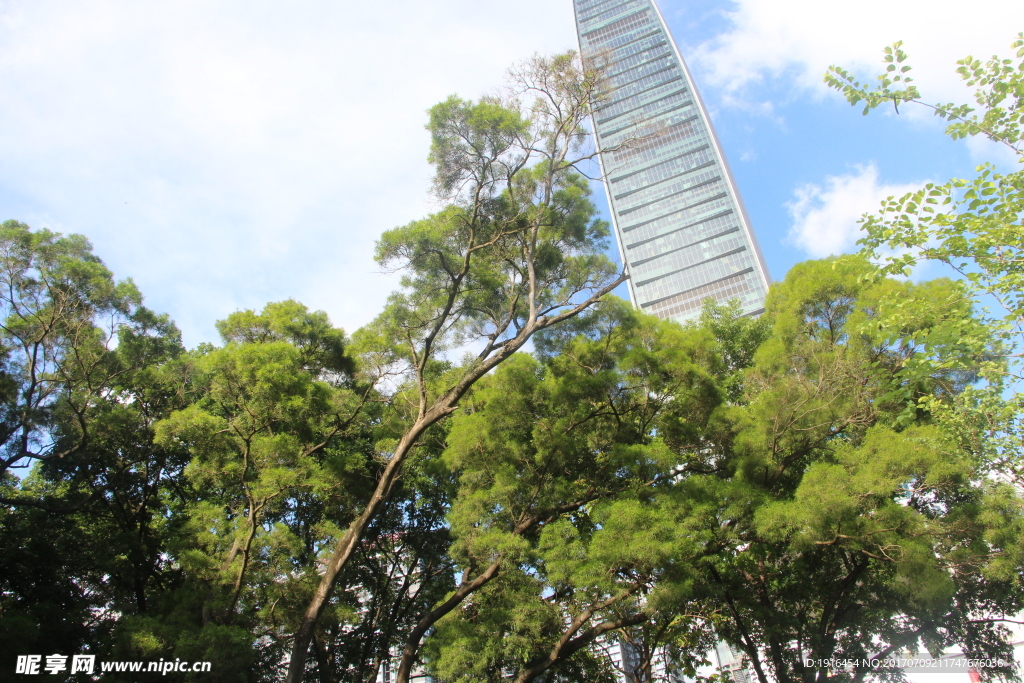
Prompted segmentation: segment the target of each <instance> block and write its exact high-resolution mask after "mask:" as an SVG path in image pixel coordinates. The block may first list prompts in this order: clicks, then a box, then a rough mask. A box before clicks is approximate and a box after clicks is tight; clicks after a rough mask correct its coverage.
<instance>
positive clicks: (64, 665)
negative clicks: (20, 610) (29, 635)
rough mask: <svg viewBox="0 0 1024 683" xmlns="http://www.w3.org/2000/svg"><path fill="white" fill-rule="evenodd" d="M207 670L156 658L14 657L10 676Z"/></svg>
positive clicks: (195, 664) (204, 666)
mask: <svg viewBox="0 0 1024 683" xmlns="http://www.w3.org/2000/svg"><path fill="white" fill-rule="evenodd" d="M209 670H210V662H192V661H182V660H181V659H175V660H170V659H166V660H165V659H160V660H159V661H149V662H143V661H107V662H99V664H98V666H97V662H96V655H71V656H70V657H69V656H67V655H18V659H17V661H16V662H15V665H14V673H16V674H25V675H28V676H38V675H42V674H51V675H53V674H59V673H72V674H77V673H83V674H93V673H108V672H132V673H158V674H161V675H163V676H166V675H167V674H169V673H179V672H180V673H185V672H188V673H206V672H208V671H209Z"/></svg>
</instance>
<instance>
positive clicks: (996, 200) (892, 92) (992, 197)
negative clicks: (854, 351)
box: [825, 34, 1024, 490]
mask: <svg viewBox="0 0 1024 683" xmlns="http://www.w3.org/2000/svg"><path fill="white" fill-rule="evenodd" d="M1013 48H1014V49H1015V50H1016V56H1017V58H1018V61H1017V62H1016V63H1014V61H1013V60H1011V59H1000V58H998V57H992V59H990V60H989V61H987V62H986V63H982V62H981V61H980V60H978V59H975V58H973V57H966V58H964V59H962V60H960V61H959V62H958V64H959V67H958V68H957V72H958V73H959V74H960V76H961V78H962V79H963V80H964V81H965V83H966V84H967V85H968V86H970V87H972V88H974V93H975V101H976V107H972V106H970V105H967V104H961V105H956V104H940V105H927V106H929V107H931V108H932V109H934V111H935V113H936V115H938V116H940V117H942V118H945V119H948V120H950V121H951V123H950V125H949V126H948V127H947V129H946V133H947V134H948V135H949V136H950V137H952V138H954V139H959V138H964V137H967V136H974V135H983V136H985V137H987V138H989V139H990V140H993V141H995V142H998V143H1001V144H1003V145H1005V146H1006V147H1008V148H1010V149H1011V150H1013V152H1014V153H1015V155H1016V156H1017V157H1018V160H1019V161H1020V162H1022V163H1024V150H1022V149H1021V147H1020V142H1021V139H1022V135H1024V128H1022V124H1024V34H1022V35H1021V36H1020V37H1018V39H1017V40H1016V41H1015V42H1014V43H1013ZM906 60H907V55H906V53H905V52H904V51H903V50H902V49H901V47H900V44H895V45H893V46H891V47H888V48H886V49H885V61H886V63H887V66H886V73H885V74H883V75H882V76H880V77H879V79H878V86H877V87H876V88H870V87H868V86H866V85H864V84H861V83H859V82H858V81H857V80H856V79H855V78H854V77H853V76H851V75H850V74H849V73H848V72H847V71H845V70H843V69H840V68H837V67H832V68H830V69H829V73H828V74H826V77H825V80H826V82H827V83H828V84H829V85H831V86H832V87H834V88H836V89H838V90H840V91H842V92H843V93H844V94H845V95H846V97H847V99H848V100H849V101H850V102H851V103H852V104H856V103H858V102H860V101H864V102H865V103H866V107H865V110H864V113H867V112H868V111H869V110H871V109H873V108H875V107H877V106H879V105H881V104H883V103H884V102H886V101H889V100H891V101H893V102H894V103H896V104H899V103H900V102H912V103H915V104H923V102H922V100H921V95H920V93H919V92H918V90H917V88H916V86H914V85H913V84H911V82H910V81H911V79H910V78H909V77H908V76H907V75H906V74H907V73H908V72H909V71H910V66H909V65H908V64H906V63H905V62H906ZM1022 215H1024V171H1021V170H1017V171H1013V172H1010V173H999V172H997V170H996V169H995V168H994V167H993V166H991V165H988V164H986V165H982V166H980V167H979V168H978V175H977V176H976V177H974V178H967V179H962V178H954V179H952V180H950V181H948V182H946V183H943V184H935V183H929V184H927V185H925V186H924V187H923V188H921V189H920V190H918V191H916V192H911V193H908V194H906V195H904V196H903V197H900V198H890V199H888V200H886V201H885V202H884V203H883V205H882V209H881V211H880V212H879V213H878V214H876V215H871V216H867V217H866V219H865V222H864V230H865V233H866V235H865V237H864V238H863V239H862V240H861V244H862V245H863V246H864V252H865V254H866V255H868V256H869V257H870V258H873V259H876V260H878V261H880V262H881V266H880V270H879V273H880V274H881V275H892V274H900V273H903V274H909V273H910V271H911V269H912V268H914V267H915V266H916V265H918V264H919V263H926V262H933V263H939V264H942V265H943V266H944V267H946V268H948V269H949V270H950V271H951V272H952V273H955V274H956V275H957V276H958V277H959V278H960V279H961V281H962V282H964V283H965V284H966V285H967V289H966V291H965V293H964V295H965V296H967V297H970V298H973V299H975V300H977V301H978V302H979V305H981V306H984V307H985V312H984V314H983V315H984V319H985V321H986V323H987V327H988V328H989V329H990V330H991V331H992V333H993V335H994V336H995V338H996V340H997V342H998V345H997V346H995V347H991V346H989V345H988V342H987V341H986V340H984V339H983V338H980V337H978V336H975V335H971V334H965V333H964V331H963V330H961V329H959V328H958V326H957V325H956V324H955V323H954V324H952V325H950V326H947V327H946V328H945V329H942V330H936V332H935V333H934V334H935V336H936V337H940V338H942V339H945V340H952V339H959V340H960V343H962V344H963V345H964V346H970V347H973V349H974V353H975V356H976V357H977V358H978V359H979V360H981V361H983V362H981V363H980V364H978V365H977V371H978V373H979V375H980V377H981V378H982V379H983V380H984V383H983V384H981V385H979V386H975V387H971V388H969V389H968V390H967V391H965V392H963V393H962V394H961V395H960V396H959V398H958V400H957V402H956V405H955V406H950V405H949V404H948V403H941V404H940V403H936V402H934V401H932V400H931V399H930V398H927V397H922V398H924V399H925V400H928V401H930V405H929V409H930V410H932V411H934V412H937V413H941V414H942V415H943V417H944V420H945V422H946V424H947V426H948V427H949V428H951V429H952V430H953V431H955V432H956V433H957V434H958V435H959V438H960V439H961V440H962V441H963V443H964V444H965V446H966V447H969V448H971V449H972V450H974V451H975V452H977V453H978V455H979V457H983V458H984V460H985V461H986V463H987V464H988V465H989V466H990V467H991V469H992V470H993V471H994V472H997V473H998V475H997V476H1000V477H1008V478H1010V479H1011V480H1013V481H1014V482H1016V484H1017V486H1018V487H1019V488H1021V490H1024V469H1022V467H1024V463H1022V462H1021V453H1022V449H1021V444H1022V439H1024V422H1022V419H1024V418H1022V415H1024V394H1022V393H1021V391H1020V385H1021V382H1022V381H1024V374H1022V372H1024V365H1022V358H1024V356H1022V353H1024V294H1022V292H1024V229H1022V226H1021V216H1022ZM951 303H953V304H954V305H955V302H951ZM944 305H947V302H945V301H937V302H935V306H936V307H941V306H944ZM907 314H909V311H906V310H897V311H895V312H894V316H893V318H892V320H890V321H887V324H888V325H890V326H891V327H892V328H893V329H899V327H900V325H901V323H902V318H903V317H905V316H906V315H907Z"/></svg>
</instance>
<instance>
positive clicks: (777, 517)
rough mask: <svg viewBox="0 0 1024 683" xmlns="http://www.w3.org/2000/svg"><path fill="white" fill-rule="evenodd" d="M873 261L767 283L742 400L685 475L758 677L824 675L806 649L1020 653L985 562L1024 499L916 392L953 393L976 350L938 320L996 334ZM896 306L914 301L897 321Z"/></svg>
mask: <svg viewBox="0 0 1024 683" xmlns="http://www.w3.org/2000/svg"><path fill="white" fill-rule="evenodd" d="M872 272H873V269H872V267H871V266H870V265H869V264H868V263H867V262H865V261H861V260H859V259H856V258H851V257H846V258H842V259H838V260H831V261H819V262H809V263H804V264H799V265H797V266H795V267H794V268H793V269H792V270H791V271H790V273H789V274H788V275H787V277H786V280H785V282H783V283H781V284H779V285H777V286H776V287H774V288H773V289H772V291H771V293H770V295H769V299H768V302H767V305H766V306H767V309H768V313H767V315H769V316H770V317H771V318H772V321H773V329H772V334H771V336H770V337H769V338H768V339H767V340H765V341H764V342H763V343H762V344H761V345H760V348H759V349H758V350H757V352H756V354H754V355H753V357H752V358H751V361H750V363H751V364H750V366H749V367H748V368H747V369H746V370H745V371H744V380H743V386H744V395H743V399H742V400H741V401H738V402H735V403H733V404H731V405H728V404H727V405H724V406H723V407H722V408H721V410H720V412H719V413H718V415H717V416H716V418H717V419H713V420H712V421H711V422H710V423H709V425H708V428H707V430H706V431H705V437H706V442H705V443H704V445H703V446H702V449H703V450H704V451H705V452H706V453H707V456H708V457H709V458H710V459H711V460H712V461H713V462H714V470H715V471H714V472H711V473H698V474H694V475H693V476H690V477H687V478H686V479H685V480H683V481H681V482H680V483H679V487H680V489H681V490H682V492H681V494H680V495H681V496H682V498H681V499H682V500H683V501H684V503H683V504H684V505H685V506H688V507H689V508H690V510H691V512H690V513H689V514H688V519H689V522H688V523H689V525H691V526H692V527H702V528H703V529H704V530H705V532H706V533H707V534H709V539H708V542H707V546H706V548H707V551H708V552H707V553H706V555H705V556H704V557H702V558H700V559H699V560H698V562H697V565H698V566H699V567H700V568H701V571H702V572H703V573H704V576H705V577H706V578H705V580H704V581H703V582H702V588H701V592H702V593H703V595H704V599H705V605H706V612H705V615H706V616H707V617H708V618H711V617H712V615H718V618H717V621H716V624H717V626H716V628H717V630H718V633H719V635H720V636H721V637H723V638H724V639H725V640H726V641H727V642H728V643H729V644H730V645H733V646H734V647H736V648H737V649H738V650H740V651H742V652H743V653H744V654H745V657H746V658H747V660H748V662H749V663H750V665H751V667H752V668H753V670H754V672H755V674H756V676H757V677H758V679H759V680H760V681H761V682H762V683H767V682H768V681H770V680H775V681H781V682H788V681H796V680H802V681H805V682H807V683H810V682H811V681H823V680H825V677H826V676H828V675H830V674H829V672H828V671H827V670H825V669H818V668H816V667H813V666H808V665H807V664H806V661H807V660H808V659H810V660H815V659H830V658H832V657H835V656H842V657H851V658H871V657H884V656H886V655H889V654H892V653H894V652H898V651H902V650H904V649H912V650H916V649H917V648H920V647H924V648H926V649H928V650H929V651H931V652H933V653H936V654H937V653H938V652H939V651H941V650H942V649H943V648H945V647H947V646H950V645H953V644H957V645H959V646H960V647H962V648H963V651H964V652H966V653H968V654H969V655H971V656H985V657H991V656H993V655H996V654H998V655H1001V656H1003V657H1006V658H1007V659H1009V657H1010V653H1009V649H1008V646H1007V644H1006V641H1005V640H1004V639H1003V638H1002V635H1003V634H1002V632H1001V631H1000V629H999V627H998V621H999V620H1000V619H1002V618H1005V615H1007V614H1012V613H1014V612H1015V611H1016V610H1018V609H1019V608H1020V605H1021V602H1020V601H1021V592H1020V590H1019V586H1015V584H1014V581H1013V580H1012V579H1007V578H1006V577H1000V576H995V575H992V574H991V573H990V572H989V571H988V567H989V566H990V563H991V561H992V559H993V557H998V556H1000V555H1002V554H1004V553H1005V552H1006V550H1007V548H1006V543H1007V541H1008V540H1009V539H1010V538H1011V537H1012V536H1013V532H1014V530H1015V529H1019V528H1020V524H1021V519H1022V517H1021V507H1020V505H1019V502H1020V501H1019V499H1016V500H1017V503H1016V505H1014V504H1010V505H1007V504H1006V503H1007V498H1006V496H1005V491H1002V490H1000V487H999V486H993V485H991V484H990V483H989V482H987V481H986V480H985V479H984V478H983V477H980V476H979V475H980V473H981V471H982V470H981V468H980V467H979V463H978V462H977V460H976V459H975V458H974V457H973V455H972V454H971V453H970V452H969V451H967V450H965V449H963V448H962V447H961V446H960V445H959V444H958V443H957V442H956V440H954V439H951V438H949V436H948V435H947V433H946V432H945V431H943V430H942V429H940V428H938V427H937V426H936V424H935V421H934V418H933V416H932V414H931V413H930V412H929V411H928V410H926V409H924V408H923V407H922V406H924V405H928V404H929V402H926V401H921V400H920V399H921V398H922V397H931V398H934V399H935V400H936V401H951V400H953V398H954V397H955V396H956V395H957V394H958V393H959V392H962V391H963V389H964V387H965V386H966V385H967V384H968V383H969V382H970V381H971V380H972V379H973V378H974V376H975V375H974V374H973V373H971V372H969V371H968V369H969V368H970V367H972V365H973V366H974V367H976V366H977V364H978V363H979V362H980V360H979V359H978V358H977V357H976V356H975V355H973V353H972V352H973V349H971V348H970V347H965V346H964V345H962V344H960V342H959V340H948V341H947V342H946V343H944V344H938V343H935V337H933V336H930V335H931V332H932V330H934V329H935V328H939V327H942V326H943V325H946V324H947V323H950V322H953V321H955V322H956V324H958V325H959V326H960V328H961V329H963V330H965V331H966V332H967V333H969V334H971V335H974V336H975V337H976V338H979V339H984V338H985V337H986V335H987V328H986V325H985V324H984V322H983V321H979V320H977V319H976V318H974V317H973V316H972V310H971V302H970V299H969V298H968V297H965V296H964V287H963V286H962V285H959V284H958V283H955V282H951V281H948V280H936V281H931V282H925V283H920V284H912V283H907V282H899V281H896V280H892V279H887V278H882V279H878V280H873V279H872V278H871V277H870V276H871V274H872ZM954 300H955V301H958V302H959V303H958V304H957V305H956V306H951V307H949V308H945V309H940V310H939V311H936V309H935V308H933V307H932V306H931V305H930V304H931V302H934V301H954ZM897 308H902V309H904V310H906V311H915V312H916V313H915V316H914V318H913V319H911V318H909V317H906V318H904V319H903V322H904V327H903V329H902V330H901V331H900V333H899V334H898V335H892V334H891V331H890V330H889V329H888V328H887V327H886V325H885V324H884V322H885V321H887V320H888V319H889V316H891V315H892V314H893V311H894V309H897ZM922 339H927V340H929V343H924V342H923V341H922ZM989 343H990V344H991V343H992V340H991V337H989ZM922 364H926V365H927V367H929V368H931V369H932V371H931V372H930V373H922V372H920V366H921V365H922ZM908 398H909V400H910V406H911V407H912V408H913V409H912V410H909V411H908V409H907V399H908ZM833 673H835V672H833ZM867 673H868V669H867V668H858V669H857V670H855V671H854V672H852V674H850V676H849V677H852V679H853V680H860V679H862V678H863V677H864V676H865V675H867ZM875 673H878V672H875ZM886 673H887V674H889V675H899V674H898V671H888V672H886ZM990 673H992V674H995V673H1000V674H1003V675H1010V671H1009V669H1007V670H1003V671H999V672H995V671H991V672H990Z"/></svg>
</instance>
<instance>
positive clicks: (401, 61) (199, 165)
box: [0, 0, 1024, 346]
mask: <svg viewBox="0 0 1024 683" xmlns="http://www.w3.org/2000/svg"><path fill="white" fill-rule="evenodd" d="M944 5H947V3H936V2H934V1H931V2H923V1H920V0H902V1H901V0H887V1H882V0H862V1H861V2H859V3H857V5H856V6H853V5H847V4H844V5H841V6H840V5H838V4H835V3H823V2H821V1H820V0H738V1H737V2H723V1H721V0H686V1H685V2H684V1H682V0H660V2H659V6H660V7H661V10H662V12H663V14H664V15H665V18H666V20H667V21H668V23H669V26H670V29H671V30H672V31H673V33H674V35H675V37H676V39H677V41H678V42H679V44H680V49H681V51H682V53H683V55H684V57H685V58H686V59H687V61H688V63H689V65H690V67H691V70H692V71H693V73H694V76H695V78H696V80H697V84H698V87H699V88H700V89H701V92H702V94H703V97H704V99H705V102H706V103H707V104H708V106H709V109H710V110H711V113H712V117H713V120H714V122H715V125H716V128H717V130H718V134H719V137H720V139H721V141H722V143H723V146H724V148H725V151H726V154H727V156H728V157H729V161H730V164H731V166H732V169H733V171H734V174H735V176H736V179H737V182H738V184H739V187H740V190H741V192H742V194H743V196H744V199H745V202H746V205H747V208H748V211H749V213H750V215H751V219H752V222H753V224H754V228H755V230H756V231H757V233H758V236H759V239H760V242H761V246H762V249H763V250H764V252H765V256H766V258H767V260H768V264H769V268H770V270H771V272H772V275H773V277H774V278H775V279H781V278H782V277H783V276H784V275H785V272H786V271H787V270H788V269H789V267H790V266H792V265H793V264H794V263H796V262H798V261H800V260H803V259H805V258H809V257H812V256H822V255H825V254H828V253H837V252H840V251H844V250H850V249H851V248H852V244H853V242H854V241H855V239H856V218H857V216H859V215H860V214H861V213H863V212H865V211H870V210H872V209H873V208H874V207H875V206H877V204H878V201H879V200H880V199H881V198H882V197H884V196H886V195H888V194H892V193H895V192H900V191H902V190H903V189H909V188H910V187H913V186H916V185H917V184H918V183H920V182H922V181H925V180H929V179H932V180H944V179H946V178H948V177H950V176H954V175H968V174H970V173H971V172H972V170H973V168H974V166H975V165H977V164H978V163H980V162H982V161H994V162H997V163H1002V164H1009V163H1011V160H1010V159H1009V157H1008V156H1007V155H1005V154H1003V153H1002V152H1001V151H1000V150H998V149H997V148H996V147H995V146H993V145H989V144H986V143H982V142H980V141H975V142H971V143H964V142H952V141H949V140H947V139H945V138H944V137H943V135H942V125H941V122H939V121H937V120H935V119H934V118H933V117H931V116H930V115H929V114H928V113H927V112H924V111H918V112H914V111H903V112H902V113H901V114H900V115H899V116H896V115H895V114H894V113H893V112H891V111H886V112H878V113H876V114H873V115H871V116H868V117H862V116H860V114H859V111H857V110H855V109H853V108H851V107H849V106H848V105H847V104H846V103H845V102H844V101H843V100H842V98H841V97H840V96H839V95H838V94H837V93H832V92H830V91H828V90H826V89H825V87H824V86H823V85H822V84H821V74H822V72H824V70H825V68H826V67H827V66H828V65H829V64H833V63H837V64H842V65H845V66H847V67H850V68H853V69H855V70H856V71H858V72H859V73H861V74H862V75H864V76H873V75H874V74H875V72H876V70H877V69H878V65H879V63H880V55H881V49H882V47H883V46H884V45H886V44H888V43H891V42H893V41H894V40H898V39H902V40H904V42H905V47H906V49H907V50H908V52H909V53H910V56H911V60H912V63H914V65H915V73H916V75H917V78H918V85H919V86H920V87H921V89H922V90H923V91H924V93H925V95H926V97H929V98H930V99H932V100H934V101H950V100H961V99H964V98H965V97H966V95H965V93H964V92H963V90H962V88H961V87H960V86H959V85H958V82H957V78H956V76H955V74H954V73H953V69H954V66H955V61H956V59H957V58H959V57H962V56H964V55H966V54H975V55H977V56H989V55H991V54H992V53H993V52H1000V53H1001V54H1004V55H1008V54H1009V47H1008V46H1009V44H1010V42H1011V41H1012V40H1013V38H1014V36H1015V35H1016V33H1017V32H1018V31H1020V30H1024V3H1020V2H1019V0H978V1H976V2H974V3H972V4H971V6H970V8H968V9H965V8H964V7H963V6H962V5H958V6H956V7H954V6H953V5H952V4H951V3H948V6H944ZM574 45H575V34H574V25H573V21H572V13H571V8H570V3H569V1H568V0H518V1H517V2H516V3H514V4H510V3H507V2H496V1H492V0H473V1H471V0H432V1H431V2H430V3H424V2H422V1H414V0H390V1H389V2H387V3H362V2H360V3H356V2H351V1H343V2H337V1H335V2H327V1H326V0H306V1H305V2H302V3H290V4H289V5H288V6H287V7H285V5H284V4H282V3H273V2H266V1H262V0H247V1H246V2H242V1H241V0H213V1H210V0H202V1H200V0H177V1H176V2H174V3H170V2H153V3H138V2H132V1H131V0H94V1H93V2H90V3H73V2H67V1H65V2H61V1H55V2H49V3H39V2H31V1H26V0H0V102H2V103H3V104H2V106H0V219H6V218H16V219H18V220H22V221H25V222H27V223H29V224H30V225H32V226H33V227H49V228H51V229H54V230H58V231H61V232H79V233H83V234H85V235H86V236H88V237H89V239H90V240H92V242H93V244H94V245H95V249H96V252H97V254H98V255H99V256H100V257H101V258H103V259H104V261H106V262H107V264H108V265H110V267H111V268H112V269H113V270H114V272H115V273H116V274H117V276H118V277H131V278H133V279H134V280H135V281H136V282H137V283H138V285H139V286H140V288H141V289H142V291H143V293H144V294H145V295H146V298H147V302H148V304H149V305H150V306H151V307H152V308H154V309H156V310H159V311H166V312H168V313H170V314H171V316H172V317H173V318H174V319H175V320H176V321H177V322H178V324H179V325H180V326H181V328H182V330H183V332H184V334H185V341H186V343H187V344H189V345H190V346H192V345H195V344H197V343H199V342H201V341H212V340H214V339H215V336H216V335H215V331H214V327H213V323H214V321H215V320H217V319H219V318H223V317H224V316H226V315H227V314H228V313H230V312H231V311H233V310H236V309H238V308H259V307H262V305H263V304H264V303H266V302H268V301H274V300H280V299H285V298H289V297H292V298H296V299H298V300H300V301H303V302H304V303H306V304H307V305H309V306H311V307H313V308H320V309H324V310H326V311H327V312H328V313H329V314H330V315H331V318H332V319H333V320H334V321H335V323H336V324H338V325H341V326H343V327H345V328H346V329H349V330H353V329H355V328H356V327H358V326H360V325H362V324H365V323H366V322H368V321H369V320H370V319H371V318H372V317H373V316H374V315H375V314H376V312H377V311H378V310H379V309H380V307H381V305H382V303H383V301H384V299H385V297H386V295H387V293H388V291H390V290H391V289H392V288H393V287H394V285H395V279H394V277H393V276H385V275H382V274H380V273H379V272H378V271H377V269H376V267H375V264H374V263H373V261H372V251H373V243H374V240H375V239H376V237H377V236H378V235H379V234H380V233H381V232H382V231H383V230H386V229H389V228H391V227H394V226H396V225H401V224H404V223H406V222H408V221H410V220H413V219H415V218H418V217H420V216H422V215H423V214H425V213H427V212H429V211H430V210H432V209H433V208H436V207H434V206H432V204H431V203H430V200H429V197H428V194H427V188H428V185H429V180H430V168H429V167H428V165H427V163H426V153H427V145H428V139H427V134H426V132H425V131H424V129H423V123H424V121H425V110H426V109H427V108H428V107H429V106H430V105H431V104H433V103H434V102H437V101H439V100H441V99H443V98H444V97H446V96H447V95H449V94H452V93H457V94H459V95H462V96H463V97H475V96H477V95H479V94H481V93H484V92H487V91H491V90H494V89H495V88H497V87H498V86H499V85H500V84H501V79H502V75H503V73H504V71H505V69H506V68H507V67H508V66H509V65H511V64H513V63H514V62H516V61H517V60H522V59H525V58H527V57H529V56H530V55H532V54H533V53H535V52H541V53H551V52H557V51H562V50H564V49H566V48H571V47H573V46H574Z"/></svg>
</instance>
